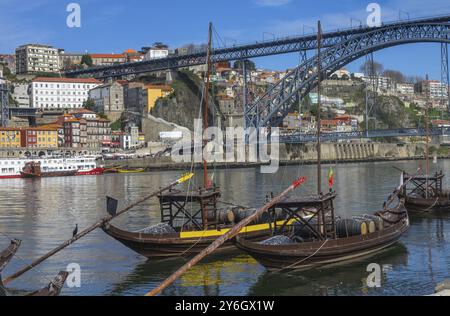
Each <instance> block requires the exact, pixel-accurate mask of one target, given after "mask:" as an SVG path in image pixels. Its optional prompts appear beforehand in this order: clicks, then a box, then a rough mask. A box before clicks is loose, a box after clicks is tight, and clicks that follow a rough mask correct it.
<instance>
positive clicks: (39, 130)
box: [21, 125, 58, 148]
mask: <svg viewBox="0 0 450 316" xmlns="http://www.w3.org/2000/svg"><path fill="white" fill-rule="evenodd" d="M21 144H22V147H27V148H29V147H36V148H58V128H57V127H55V126H53V125H47V126H40V127H36V128H26V129H23V130H22V134H21Z"/></svg>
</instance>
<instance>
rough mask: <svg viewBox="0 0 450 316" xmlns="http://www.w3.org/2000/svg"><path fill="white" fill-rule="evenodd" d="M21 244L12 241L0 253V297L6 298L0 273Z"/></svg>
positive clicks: (18, 241)
mask: <svg viewBox="0 0 450 316" xmlns="http://www.w3.org/2000/svg"><path fill="white" fill-rule="evenodd" d="M21 243H22V242H21V241H20V240H17V239H15V240H12V241H11V244H10V245H9V247H8V248H7V249H5V250H4V251H2V252H1V253H0V297H1V296H6V294H7V293H6V289H5V287H4V285H3V281H2V272H3V270H4V269H5V268H6V266H7V265H8V263H9V262H10V261H11V259H12V258H13V257H14V255H15V254H16V252H17V250H18V249H19V247H20V244H21Z"/></svg>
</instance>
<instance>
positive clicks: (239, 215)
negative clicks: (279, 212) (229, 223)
mask: <svg viewBox="0 0 450 316" xmlns="http://www.w3.org/2000/svg"><path fill="white" fill-rule="evenodd" d="M256 212H257V210H256V209H243V208H235V209H234V210H233V213H234V217H235V222H236V223H239V222H241V221H242V220H244V219H246V218H247V217H249V216H252V215H253V214H255V213H256ZM269 222H270V216H269V213H268V212H264V213H263V214H261V215H260V216H259V217H258V218H257V219H256V220H255V221H253V224H264V223H269Z"/></svg>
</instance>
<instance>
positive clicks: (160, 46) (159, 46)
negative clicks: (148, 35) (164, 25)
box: [153, 42, 169, 49]
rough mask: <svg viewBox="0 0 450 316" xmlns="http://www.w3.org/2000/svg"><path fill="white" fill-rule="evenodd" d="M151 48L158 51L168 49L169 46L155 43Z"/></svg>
mask: <svg viewBox="0 0 450 316" xmlns="http://www.w3.org/2000/svg"><path fill="white" fill-rule="evenodd" d="M153 47H155V48H158V49H168V48H169V46H168V45H166V44H164V43H163V42H155V43H153Z"/></svg>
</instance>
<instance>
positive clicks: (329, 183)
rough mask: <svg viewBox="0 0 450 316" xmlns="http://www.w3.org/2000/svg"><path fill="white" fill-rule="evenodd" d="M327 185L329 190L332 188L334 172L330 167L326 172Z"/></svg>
mask: <svg viewBox="0 0 450 316" xmlns="http://www.w3.org/2000/svg"><path fill="white" fill-rule="evenodd" d="M328 185H329V186H330V189H332V188H333V186H334V170H333V168H331V167H330V170H328Z"/></svg>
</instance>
